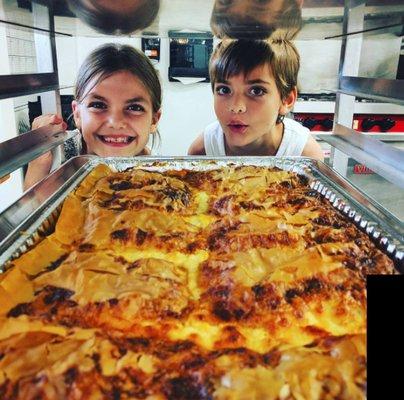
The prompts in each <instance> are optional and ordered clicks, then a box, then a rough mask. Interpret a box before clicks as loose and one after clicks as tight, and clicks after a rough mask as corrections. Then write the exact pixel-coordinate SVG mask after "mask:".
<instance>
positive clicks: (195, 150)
mask: <svg viewBox="0 0 404 400" xmlns="http://www.w3.org/2000/svg"><path fill="white" fill-rule="evenodd" d="M188 155H190V156H206V151H205V142H204V140H203V133H201V134H200V135H198V137H197V138H196V139H195V140H194V141H193V142H192V144H191V146H190V147H189V149H188Z"/></svg>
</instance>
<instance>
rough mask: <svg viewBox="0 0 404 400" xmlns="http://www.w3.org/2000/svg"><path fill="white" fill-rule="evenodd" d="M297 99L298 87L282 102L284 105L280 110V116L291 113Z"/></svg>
mask: <svg viewBox="0 0 404 400" xmlns="http://www.w3.org/2000/svg"><path fill="white" fill-rule="evenodd" d="M296 99H297V89H296V87H294V88H293V89H292V90H291V91H290V93H289V94H288V95H287V97H286V98H284V99H283V100H282V105H281V107H280V108H279V114H281V115H286V114H287V113H288V112H290V111H291V110H292V108H293V106H294V105H295V103H296Z"/></svg>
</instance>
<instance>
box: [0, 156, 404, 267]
mask: <svg viewBox="0 0 404 400" xmlns="http://www.w3.org/2000/svg"><path fill="white" fill-rule="evenodd" d="M101 163H104V164H107V165H108V166H110V167H111V168H112V169H114V170H116V171H123V170H125V169H127V168H130V167H135V168H146V169H150V170H158V171H164V170H168V169H192V170H208V169H215V168H220V167H224V166H227V165H229V164H233V165H256V166H263V167H278V168H280V169H283V170H288V171H293V172H296V173H298V174H300V175H304V176H306V177H307V178H308V182H309V185H310V187H311V188H312V189H314V190H316V191H318V192H319V193H320V194H321V195H322V196H323V197H324V198H325V199H326V200H328V201H329V202H330V203H331V204H332V205H333V206H334V207H335V208H336V209H338V210H339V211H340V212H341V213H342V214H343V215H345V216H346V217H347V218H349V219H350V220H352V222H353V223H355V225H356V226H357V227H358V228H359V229H360V230H362V231H364V232H366V233H367V235H369V237H370V238H371V239H372V240H373V241H374V242H375V243H376V244H377V246H378V247H379V248H380V249H381V250H382V251H383V252H384V253H386V254H387V255H388V256H389V257H390V258H391V259H392V260H393V261H394V263H395V265H396V268H397V270H398V271H399V272H402V273H404V224H403V223H402V222H401V221H400V220H399V219H398V218H396V217H395V216H394V215H392V214H391V213H389V212H388V211H387V210H385V209H384V208H383V207H382V206H381V205H380V204H378V203H377V202H375V201H374V200H373V199H371V198H369V197H368V196H366V195H365V194H364V193H362V192H361V191H360V190H359V189H358V188H356V187H355V186H354V185H352V184H351V183H349V182H348V181H347V180H346V179H345V178H343V177H342V176H341V175H339V174H338V173H337V172H336V171H334V170H332V169H331V168H330V167H328V166H327V165H326V164H324V163H323V162H320V161H317V160H313V159H310V158H304V157H219V158H207V157H182V158H178V157H175V158H174V157H158V158H157V157H142V158H99V157H96V156H79V157H75V158H73V159H71V160H69V161H68V162H67V163H65V164H64V165H62V166H61V167H60V168H59V169H58V170H57V171H55V172H54V173H53V174H51V175H50V176H49V177H47V178H46V179H45V180H43V181H42V182H40V183H39V184H37V185H36V186H34V187H33V188H32V189H31V190H30V191H28V192H27V193H25V194H24V195H23V196H22V197H21V198H20V199H19V200H18V201H17V202H16V203H14V204H13V205H12V206H11V207H9V208H8V209H7V210H6V211H4V212H3V213H2V214H1V215H0V272H1V271H3V270H4V269H5V268H6V267H7V264H9V262H10V261H11V260H12V259H14V258H16V257H18V256H20V255H21V254H22V253H24V252H25V251H27V250H28V249H29V248H30V247H32V246H33V245H35V244H36V243H38V242H39V241H40V240H41V239H42V238H43V237H44V236H45V235H46V234H49V233H50V232H52V230H53V228H54V226H55V223H56V221H57V218H58V215H59V213H60V209H61V205H62V203H63V200H64V199H65V198H66V196H67V195H68V194H69V193H70V192H71V191H72V190H74V188H75V187H77V186H78V185H79V183H80V182H81V181H82V180H83V179H84V177H85V176H86V175H87V174H88V173H89V172H90V171H91V170H92V169H94V167H95V166H97V165H99V164H101Z"/></svg>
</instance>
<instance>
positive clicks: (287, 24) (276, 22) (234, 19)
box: [210, 0, 303, 40]
mask: <svg viewBox="0 0 404 400" xmlns="http://www.w3.org/2000/svg"><path fill="white" fill-rule="evenodd" d="M231 7H232V2H230V3H229V4H227V5H226V6H224V7H223V6H222V7H221V8H220V9H219V7H217V3H216V4H215V7H214V9H213V12H212V16H211V20H210V26H211V28H212V32H213V33H214V35H215V36H217V37H218V38H220V39H224V38H233V39H269V38H270V37H271V36H272V35H273V34H274V33H276V37H277V38H282V39H287V40H291V39H293V38H294V37H295V36H296V35H297V33H298V32H299V31H300V30H301V28H302V25H303V23H302V10H301V6H300V5H299V4H298V2H297V1H296V0H284V3H283V6H282V10H281V11H280V12H279V13H276V14H274V15H273V20H272V21H268V22H263V21H258V20H257V19H256V18H254V17H253V16H251V15H248V14H245V15H238V14H235V13H231V12H230V11H229V10H231Z"/></svg>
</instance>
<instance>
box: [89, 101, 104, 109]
mask: <svg viewBox="0 0 404 400" xmlns="http://www.w3.org/2000/svg"><path fill="white" fill-rule="evenodd" d="M87 107H88V108H95V109H99V110H104V109H106V108H107V105H106V104H105V103H103V102H102V101H92V102H91V103H89V104H88V106H87Z"/></svg>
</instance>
